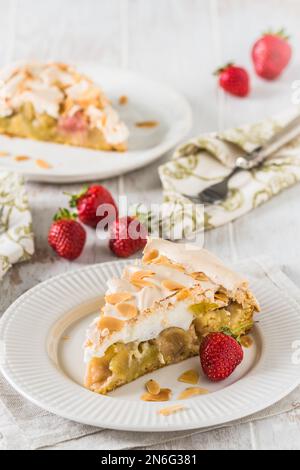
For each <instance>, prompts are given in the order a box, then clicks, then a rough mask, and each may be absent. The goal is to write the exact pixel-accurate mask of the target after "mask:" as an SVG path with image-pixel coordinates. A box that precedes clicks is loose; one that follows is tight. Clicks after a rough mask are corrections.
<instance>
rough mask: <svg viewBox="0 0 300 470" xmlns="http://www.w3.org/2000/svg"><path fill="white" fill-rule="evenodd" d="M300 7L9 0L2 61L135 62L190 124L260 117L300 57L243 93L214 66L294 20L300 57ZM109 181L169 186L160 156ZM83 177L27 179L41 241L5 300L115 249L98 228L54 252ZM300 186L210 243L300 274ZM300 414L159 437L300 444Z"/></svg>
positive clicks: (148, 189)
mask: <svg viewBox="0 0 300 470" xmlns="http://www.w3.org/2000/svg"><path fill="white" fill-rule="evenodd" d="M299 16H300V1H299V0H285V1H284V2H282V1H279V0H268V1H266V2H261V1H259V0H243V1H240V0H164V1H163V2H162V1H161V0H151V1H149V0H110V1H109V2H107V1H105V0H85V1H83V0H63V1H61V0H52V1H51V2H47V5H45V2H41V1H39V0H26V1H22V0H10V1H9V2H7V1H6V0H0V43H1V46H0V64H4V63H6V62H9V61H11V60H17V59H21V58H25V59H32V58H36V59H41V60H47V59H59V60H64V61H68V62H77V61H84V60H89V61H97V62H99V63H103V64H106V65H110V66H121V67H129V68H130V69H132V70H134V71H136V72H139V73H142V74H144V75H146V76H148V77H151V78H153V79H155V80H159V81H162V82H165V83H167V84H169V85H170V86H172V87H174V88H176V89H177V90H179V91H181V92H182V93H183V94H184V95H185V96H186V97H187V98H188V100H189V101H190V103H191V105H192V108H193V113H194V126H193V130H192V132H191V135H192V134H198V133H201V132H206V131H211V130H215V129H224V128H225V127H230V126H233V125H236V124H240V123H241V122H247V121H254V120H256V119H259V118H262V117H265V116H266V115H268V114H271V113H273V112H277V111H278V110H280V109H282V108H285V107H288V106H290V104H291V83H292V81H293V80H294V79H296V78H297V79H299V73H300V70H299V61H298V62H297V60H296V59H295V60H294V61H293V63H292V65H291V66H290V68H289V70H288V71H287V73H286V74H284V76H283V77H282V78H281V79H280V80H278V81H276V82H274V83H265V82H263V81H261V80H259V79H256V78H255V77H254V75H253V73H252V84H253V92H252V94H251V97H250V98H249V99H245V100H238V99H234V98H231V97H228V96H224V95H223V94H222V93H221V92H220V91H218V90H217V87H216V81H215V78H214V77H213V76H212V72H213V70H214V69H215V68H217V67H218V66H219V65H222V64H223V63H226V62H227V61H229V60H235V61H237V62H238V63H240V64H245V65H247V66H248V67H249V69H250V70H251V69H252V67H251V64H250V58H249V51H250V46H251V44H252V43H253V41H254V40H255V38H256V37H258V36H259V34H260V32H261V31H264V30H266V29H267V28H269V27H275V28H280V27H282V26H285V27H286V28H287V30H288V31H289V32H290V33H291V35H292V41H293V43H294V45H295V49H296V47H297V48H298V49H297V54H298V58H299V44H300V30H299ZM168 157H169V155H166V156H164V157H163V159H167V158H168ZM104 184H105V185H106V186H107V187H108V188H109V189H110V190H111V191H112V192H113V194H114V195H115V196H116V197H117V196H118V195H119V194H123V193H125V194H127V195H128V196H129V197H130V199H131V200H148V201H151V200H154V199H155V200H160V198H161V190H160V182H159V178H158V174H157V164H154V165H150V166H149V167H148V168H147V169H143V170H139V171H135V172H132V173H131V174H129V175H126V176H124V177H120V178H115V179H112V180H108V181H105V182H104ZM78 188H79V185H68V186H61V185H57V186H51V185H41V184H32V183H29V184H28V190H29V194H30V202H31V207H32V211H33V219H34V231H35V234H36V247H37V251H36V255H35V257H34V259H33V261H32V262H31V263H29V264H24V265H20V266H16V267H14V268H13V269H12V271H11V272H10V273H9V275H8V276H7V277H6V278H5V280H4V282H3V284H2V285H1V297H0V312H2V311H4V310H5V308H6V307H7V306H8V305H9V304H10V303H11V302H12V301H13V300H15V299H16V298H17V297H18V296H19V295H21V294H22V293H23V292H25V291H26V290H27V289H29V288H30V287H32V286H33V285H35V284H36V283H38V282H41V281H42V280H44V279H47V278H49V277H50V276H52V275H55V274H58V273H60V272H64V271H67V270H69V269H76V268H78V267H80V266H82V265H86V264H91V263H95V262H101V261H107V260H109V259H112V258H111V255H110V253H109V251H108V249H107V247H106V244H105V243H104V242H99V241H98V240H97V239H96V237H95V234H94V233H93V232H92V231H89V241H88V246H87V249H86V250H85V253H84V255H83V256H82V257H81V258H80V260H78V261H76V262H75V263H72V264H71V263H68V262H66V261H63V260H59V259H57V258H56V257H55V256H54V255H53V253H51V251H50V250H49V248H48V246H47V241H46V235H47V230H48V227H49V224H50V221H51V216H52V215H53V213H54V212H55V211H56V209H57V208H58V207H60V206H63V205H65V204H66V200H67V198H66V196H64V195H63V191H65V190H67V191H69V192H72V191H73V190H77V189H78ZM299 197H300V186H298V187H295V188H292V189H290V190H288V191H286V193H285V194H282V195H280V196H278V197H277V198H275V199H273V200H272V201H271V202H270V203H268V204H267V205H265V206H264V207H261V208H259V209H257V210H256V211H255V212H253V213H251V214H249V215H247V216H245V217H243V218H241V219H240V220H238V221H236V222H234V223H233V224H229V225H227V226H226V227H222V228H219V229H217V230H215V231H212V232H209V233H207V235H206V238H205V244H206V246H207V247H208V248H209V249H212V250H213V251H216V252H217V253H218V254H219V255H220V256H222V257H224V258H226V259H229V260H235V259H237V258H243V257H245V256H251V255H257V254H260V253H262V252H263V253H264V254H268V255H269V256H271V257H273V258H274V259H275V260H276V262H277V263H280V264H281V265H283V267H284V270H285V271H286V272H287V274H288V275H289V276H290V277H291V278H292V279H293V280H294V281H295V282H296V283H297V284H298V285H299V286H300V265H299V262H298V260H299V257H300V244H299V243H298V239H297V238H298V237H297V236H298V234H299V232H300V217H299V202H298V201H299ZM299 423H300V419H299V413H298V412H297V411H294V412H293V413H290V414H287V415H282V416H279V417H275V418H270V419H267V420H264V421H260V422H255V423H251V424H245V425H241V426H234V427H231V428H230V429H225V430H217V431H213V432H209V433H204V434H201V435H198V436H193V437H190V438H186V439H182V440H177V441H174V442H172V443H169V444H165V445H163V446H161V448H162V449H229V448H234V449H244V448H245V449H246V448H252V449H259V448H298V449H299V447H300V424H299ZM156 448H158V447H157V446H156Z"/></svg>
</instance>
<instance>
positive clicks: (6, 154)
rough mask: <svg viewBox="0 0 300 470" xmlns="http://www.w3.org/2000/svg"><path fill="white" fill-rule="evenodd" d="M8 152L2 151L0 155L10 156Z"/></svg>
mask: <svg viewBox="0 0 300 470" xmlns="http://www.w3.org/2000/svg"><path fill="white" fill-rule="evenodd" d="M8 155H9V153H8V152H0V157H8Z"/></svg>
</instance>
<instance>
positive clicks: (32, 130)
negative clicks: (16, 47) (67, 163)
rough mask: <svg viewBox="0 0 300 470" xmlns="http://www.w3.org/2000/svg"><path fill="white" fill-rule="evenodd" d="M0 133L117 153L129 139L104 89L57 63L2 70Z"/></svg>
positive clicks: (0, 72) (24, 65)
mask: <svg viewBox="0 0 300 470" xmlns="http://www.w3.org/2000/svg"><path fill="white" fill-rule="evenodd" d="M100 79H101V77H100ZM0 133H1V134H7V135H10V136H15V137H25V138H31V139H36V140H44V141H49V142H56V143H61V144H68V145H75V146H79V147H88V148H91V149H97V150H119V151H123V150H126V148H127V138H128V130H127V127H126V126H125V124H124V123H123V122H122V121H121V120H120V118H119V116H118V113H117V112H116V111H115V110H114V109H113V108H112V106H111V104H110V102H109V101H108V99H107V98H106V96H105V95H104V93H103V92H102V90H101V89H100V88H99V87H98V86H97V85H96V84H95V83H93V81H92V80H90V79H89V78H88V77H86V76H84V75H81V74H80V73H78V72H77V71H76V70H74V69H73V68H72V67H70V66H68V65H66V64H61V63H49V64H39V63H25V64H22V65H19V66H11V67H8V68H5V69H3V70H1V71H0Z"/></svg>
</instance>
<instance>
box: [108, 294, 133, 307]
mask: <svg viewBox="0 0 300 470" xmlns="http://www.w3.org/2000/svg"><path fill="white" fill-rule="evenodd" d="M130 299H132V294H131V293H130V292H116V293H114V294H108V295H106V296H105V301H106V302H107V303H108V304H111V305H116V304H119V303H120V302H126V300H130Z"/></svg>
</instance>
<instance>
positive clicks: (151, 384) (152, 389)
mask: <svg viewBox="0 0 300 470" xmlns="http://www.w3.org/2000/svg"><path fill="white" fill-rule="evenodd" d="M145 387H146V389H147V390H148V392H149V393H151V395H158V394H159V392H160V385H159V383H158V382H156V380H153V379H150V380H148V382H146V385H145Z"/></svg>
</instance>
